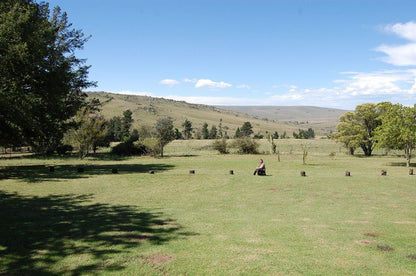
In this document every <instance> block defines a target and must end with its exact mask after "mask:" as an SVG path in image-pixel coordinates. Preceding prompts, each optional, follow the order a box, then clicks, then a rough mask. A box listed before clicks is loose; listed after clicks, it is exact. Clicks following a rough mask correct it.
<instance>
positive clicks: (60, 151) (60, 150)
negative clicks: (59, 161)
mask: <svg viewBox="0 0 416 276" xmlns="http://www.w3.org/2000/svg"><path fill="white" fill-rule="evenodd" d="M73 150H74V147H73V146H71V145H60V146H58V147H57V148H56V152H57V153H58V154H65V153H67V152H71V151H73Z"/></svg>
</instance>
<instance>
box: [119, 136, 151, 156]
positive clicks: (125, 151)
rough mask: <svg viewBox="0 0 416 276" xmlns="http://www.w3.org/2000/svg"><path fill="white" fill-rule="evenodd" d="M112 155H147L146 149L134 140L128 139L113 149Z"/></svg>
mask: <svg viewBox="0 0 416 276" xmlns="http://www.w3.org/2000/svg"><path fill="white" fill-rule="evenodd" d="M111 153H112V154H117V155H143V154H145V153H146V147H145V146H143V145H141V144H140V143H135V141H134V139H128V140H127V141H125V142H122V143H120V144H118V145H116V146H114V147H112V148H111Z"/></svg>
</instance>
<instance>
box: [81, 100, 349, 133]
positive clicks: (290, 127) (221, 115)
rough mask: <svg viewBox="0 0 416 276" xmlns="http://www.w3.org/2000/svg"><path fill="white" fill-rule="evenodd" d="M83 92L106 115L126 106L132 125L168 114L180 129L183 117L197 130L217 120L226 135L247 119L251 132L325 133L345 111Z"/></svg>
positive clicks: (122, 109) (152, 123)
mask: <svg viewBox="0 0 416 276" xmlns="http://www.w3.org/2000/svg"><path fill="white" fill-rule="evenodd" d="M87 94H88V97H91V98H97V99H99V100H100V102H101V103H102V114H103V115H104V117H106V118H107V119H109V118H112V117H113V116H122V113H123V111H124V110H127V109H130V110H131V111H132V112H133V119H134V124H133V127H135V128H137V127H140V126H143V125H145V126H153V125H154V124H155V122H156V120H157V118H158V117H162V116H170V117H172V118H173V120H174V125H175V127H176V128H178V129H180V130H181V129H182V123H183V122H184V121H185V119H188V120H189V121H191V122H192V126H193V128H194V130H195V131H198V130H200V129H201V128H202V125H203V124H204V122H206V123H208V125H209V128H211V126H213V125H215V126H217V127H218V125H219V123H220V121H221V122H222V126H223V128H224V129H225V130H226V131H227V133H228V135H230V136H233V135H234V133H235V130H236V129H237V128H238V127H241V126H242V125H243V123H244V122H247V121H249V122H250V123H251V124H252V126H253V131H254V133H258V132H260V133H262V134H264V133H266V131H269V132H274V131H277V132H278V133H283V132H284V131H286V132H287V133H288V134H289V135H290V136H291V134H292V132H293V131H296V130H298V129H299V128H301V129H307V128H309V127H312V128H313V129H314V130H315V132H316V133H317V134H318V135H326V134H328V133H329V132H330V131H331V130H333V129H334V128H335V125H336V123H337V121H338V118H339V116H340V115H341V114H343V113H344V112H345V111H344V110H330V109H326V108H319V107H307V108H305V107H271V106H267V107H259V106H256V107H253V106H251V107H247V106H246V107H228V106H227V107H226V106H224V107H216V106H208V105H201V104H190V103H186V102H182V101H174V100H168V99H164V98H154V97H148V96H138V95H122V94H114V93H108V92H87Z"/></svg>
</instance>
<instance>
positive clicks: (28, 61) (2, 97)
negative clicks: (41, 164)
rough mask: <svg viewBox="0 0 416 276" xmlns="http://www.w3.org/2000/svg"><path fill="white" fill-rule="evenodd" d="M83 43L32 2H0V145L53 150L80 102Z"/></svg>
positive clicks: (84, 82)
mask: <svg viewBox="0 0 416 276" xmlns="http://www.w3.org/2000/svg"><path fill="white" fill-rule="evenodd" d="M87 40H88V37H86V36H85V35H84V34H83V33H82V31H81V30H76V29H73V28H72V27H71V23H69V22H68V18H67V15H66V13H62V12H61V10H60V9H59V8H58V7H57V8H55V9H54V10H53V12H51V11H50V9H49V6H48V4H45V3H40V4H38V3H36V2H35V1H33V0H4V1H0V143H2V144H3V145H16V143H24V144H27V145H30V146H32V147H34V148H35V149H36V150H38V151H40V152H48V151H51V150H53V149H54V148H55V147H56V146H57V145H58V143H59V141H60V140H61V138H62V136H63V133H64V131H65V130H66V129H67V126H68V124H67V120H68V119H69V118H71V117H72V116H74V115H75V114H76V112H77V111H78V110H79V108H80V107H81V106H82V104H83V103H84V100H85V95H84V93H83V92H82V90H83V89H85V88H88V87H90V86H92V85H94V83H93V82H90V81H88V79H87V76H88V69H89V66H86V65H85V60H82V59H79V58H77V57H76V56H75V51H76V50H78V49H82V48H83V45H84V43H85V42H86V41H87Z"/></svg>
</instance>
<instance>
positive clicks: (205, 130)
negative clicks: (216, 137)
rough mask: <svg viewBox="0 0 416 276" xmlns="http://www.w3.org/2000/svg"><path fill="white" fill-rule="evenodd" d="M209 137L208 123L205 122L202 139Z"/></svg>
mask: <svg viewBox="0 0 416 276" xmlns="http://www.w3.org/2000/svg"><path fill="white" fill-rule="evenodd" d="M208 138H209V131H208V124H207V123H206V122H205V123H204V124H203V125H202V139H208Z"/></svg>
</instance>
